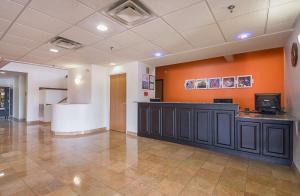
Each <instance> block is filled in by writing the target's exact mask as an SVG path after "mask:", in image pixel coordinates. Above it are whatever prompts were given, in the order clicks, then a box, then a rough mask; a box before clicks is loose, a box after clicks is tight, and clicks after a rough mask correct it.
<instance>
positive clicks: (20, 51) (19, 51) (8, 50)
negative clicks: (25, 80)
mask: <svg viewBox="0 0 300 196" xmlns="http://www.w3.org/2000/svg"><path fill="white" fill-rule="evenodd" d="M28 52H29V49H27V48H24V47H21V46H18V45H14V44H9V43H5V42H3V41H0V54H4V55H7V56H12V57H15V58H19V57H22V56H23V55H25V54H26V53H28Z"/></svg>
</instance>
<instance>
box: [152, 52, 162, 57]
mask: <svg viewBox="0 0 300 196" xmlns="http://www.w3.org/2000/svg"><path fill="white" fill-rule="evenodd" d="M162 55H163V54H162V53H161V52H156V53H154V56H155V57H162Z"/></svg>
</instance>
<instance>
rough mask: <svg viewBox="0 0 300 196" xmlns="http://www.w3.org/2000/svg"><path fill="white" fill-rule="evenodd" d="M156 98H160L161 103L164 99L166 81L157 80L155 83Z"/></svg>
mask: <svg viewBox="0 0 300 196" xmlns="http://www.w3.org/2000/svg"><path fill="white" fill-rule="evenodd" d="M155 98H160V101H163V99H164V81H163V80H156V81H155Z"/></svg>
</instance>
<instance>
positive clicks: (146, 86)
mask: <svg viewBox="0 0 300 196" xmlns="http://www.w3.org/2000/svg"><path fill="white" fill-rule="evenodd" d="M142 89H149V75H148V74H144V75H143V80H142Z"/></svg>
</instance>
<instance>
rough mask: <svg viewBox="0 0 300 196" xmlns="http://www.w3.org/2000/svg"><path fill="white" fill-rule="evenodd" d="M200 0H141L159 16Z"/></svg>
mask: <svg viewBox="0 0 300 196" xmlns="http://www.w3.org/2000/svg"><path fill="white" fill-rule="evenodd" d="M199 1H202V0H163V1H162V0H142V2H143V3H144V4H145V5H146V6H147V7H148V8H149V9H150V10H152V11H153V12H154V13H156V14H158V15H159V16H162V15H165V14H167V13H169V12H172V11H175V10H178V9H181V8H184V7H187V6H189V5H192V4H194V3H196V2H199Z"/></svg>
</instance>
